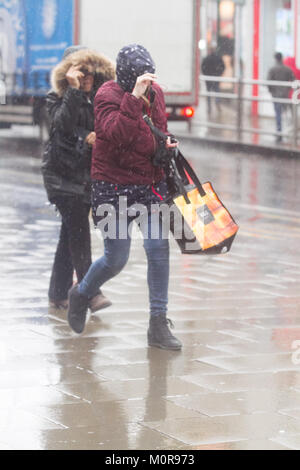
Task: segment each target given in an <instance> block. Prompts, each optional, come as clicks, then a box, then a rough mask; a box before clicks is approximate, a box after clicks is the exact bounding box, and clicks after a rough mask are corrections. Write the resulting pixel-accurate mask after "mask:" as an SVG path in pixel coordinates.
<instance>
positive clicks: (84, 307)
mask: <svg viewBox="0 0 300 470" xmlns="http://www.w3.org/2000/svg"><path fill="white" fill-rule="evenodd" d="M88 305H89V300H88V298H87V297H85V296H84V295H81V294H80V293H79V292H78V285H76V286H74V287H72V289H71V290H70V292H69V309H68V322H69V325H70V327H71V328H72V330H73V331H75V333H77V334H79V335H80V334H81V333H82V332H83V330H84V327H85V321H86V315H87V311H88Z"/></svg>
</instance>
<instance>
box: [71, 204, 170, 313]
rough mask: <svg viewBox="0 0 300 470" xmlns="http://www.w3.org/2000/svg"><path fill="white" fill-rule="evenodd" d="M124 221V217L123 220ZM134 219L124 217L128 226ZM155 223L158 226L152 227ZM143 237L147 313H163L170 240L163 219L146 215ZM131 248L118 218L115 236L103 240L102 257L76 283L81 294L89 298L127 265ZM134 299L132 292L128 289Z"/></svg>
mask: <svg viewBox="0 0 300 470" xmlns="http://www.w3.org/2000/svg"><path fill="white" fill-rule="evenodd" d="M123 220H124V219H123ZM133 220H134V219H133V218H130V217H126V222H125V223H127V228H128V227H129V225H130V224H131V223H132V222H133ZM153 223H154V224H158V226H157V227H154V226H153ZM139 228H140V230H141V232H142V234H143V237H144V249H145V252H146V255H147V260H148V288H149V300H150V315H153V316H157V315H166V314H167V309H168V288H169V272H170V262H169V240H168V239H164V237H163V229H162V222H161V220H160V219H158V218H154V219H153V220H152V219H151V213H149V215H147V216H146V220H145V223H144V224H142V226H140V227H139ZM151 233H157V234H158V236H157V237H155V238H157V239H151ZM130 247H131V236H130V234H129V235H128V236H127V238H126V239H122V237H120V236H119V220H118V217H117V230H116V237H115V238H105V239H104V256H103V257H102V258H100V259H99V260H98V261H96V262H95V263H93V264H92V266H91V267H90V269H89V271H88V273H87V274H86V276H85V277H84V279H83V280H82V282H81V283H80V285H79V292H80V294H82V295H84V296H86V297H88V298H92V297H94V296H95V295H97V292H98V291H99V288H100V287H101V286H103V284H104V283H105V282H107V281H109V280H110V279H112V278H113V277H115V276H117V275H118V274H119V273H120V272H121V271H122V269H123V268H124V267H125V266H126V264H127V261H128V259H129V253H130ZM128 295H129V296H132V298H134V291H128Z"/></svg>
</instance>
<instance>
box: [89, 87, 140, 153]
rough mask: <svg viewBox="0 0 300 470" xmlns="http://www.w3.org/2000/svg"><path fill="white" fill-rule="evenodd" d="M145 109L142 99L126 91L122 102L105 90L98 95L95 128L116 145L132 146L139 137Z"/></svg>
mask: <svg viewBox="0 0 300 470" xmlns="http://www.w3.org/2000/svg"><path fill="white" fill-rule="evenodd" d="M142 111H143V102H142V100H139V99H137V98H136V97H135V96H133V95H131V94H130V93H125V94H124V96H123V98H122V101H121V104H120V103H118V102H117V100H116V101H115V100H114V99H113V97H111V98H110V96H108V94H107V95H106V94H105V91H104V92H103V93H102V91H101V92H100V93H99V94H98V95H97V96H96V100H95V129H96V132H97V131H98V130H100V131H101V133H103V134H104V135H105V138H106V139H107V140H109V141H111V142H113V143H114V144H115V145H122V146H125V147H128V146H130V145H131V144H132V143H133V142H134V141H135V139H136V138H137V137H138V134H139V131H140V128H139V120H140V117H141V115H142Z"/></svg>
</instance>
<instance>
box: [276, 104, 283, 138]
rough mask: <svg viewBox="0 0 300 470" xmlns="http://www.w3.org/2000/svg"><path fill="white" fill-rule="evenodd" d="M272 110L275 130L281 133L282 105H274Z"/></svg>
mask: <svg viewBox="0 0 300 470" xmlns="http://www.w3.org/2000/svg"><path fill="white" fill-rule="evenodd" d="M274 109H275V116H276V129H277V132H281V131H282V110H283V104H282V103H274Z"/></svg>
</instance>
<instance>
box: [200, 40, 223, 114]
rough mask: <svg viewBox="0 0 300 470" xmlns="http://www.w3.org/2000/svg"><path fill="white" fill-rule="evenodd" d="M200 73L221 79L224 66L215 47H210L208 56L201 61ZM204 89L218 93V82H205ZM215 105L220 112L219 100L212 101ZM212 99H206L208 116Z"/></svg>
mask: <svg viewBox="0 0 300 470" xmlns="http://www.w3.org/2000/svg"><path fill="white" fill-rule="evenodd" d="M201 71H202V74H203V75H208V76H213V77H221V76H222V75H223V73H224V71H225V64H224V61H223V59H222V57H220V56H219V55H218V54H217V48H216V46H214V45H213V46H211V47H210V49H209V54H208V55H207V56H206V57H205V58H204V59H203V61H202V64H201ZM206 89H207V91H208V92H213V93H219V92H220V82H214V81H207V82H206ZM214 101H215V103H216V107H217V109H218V111H220V99H219V98H215V99H214ZM211 103H212V97H210V96H208V97H207V111H208V114H209V115H211V111H212V106H211Z"/></svg>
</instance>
